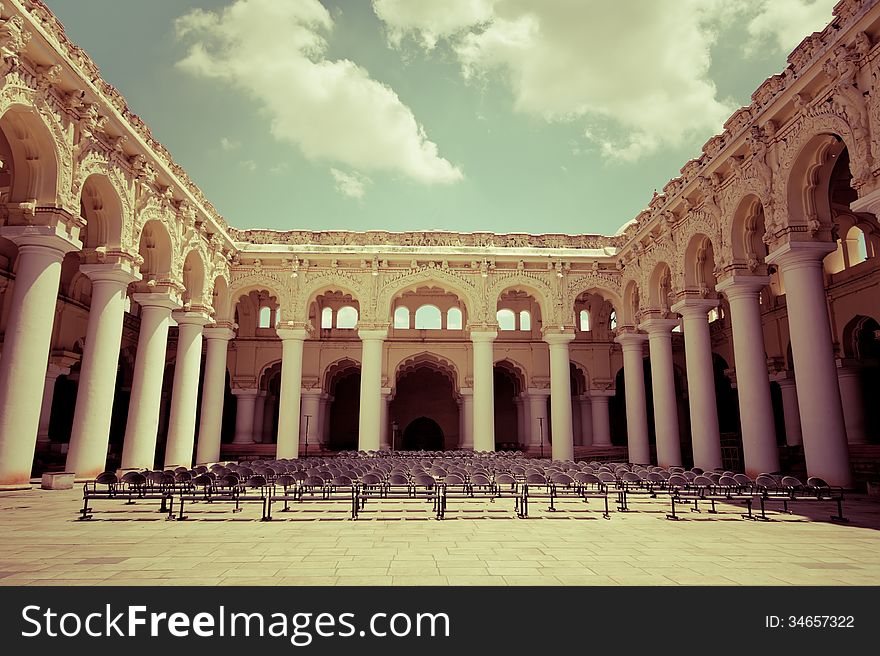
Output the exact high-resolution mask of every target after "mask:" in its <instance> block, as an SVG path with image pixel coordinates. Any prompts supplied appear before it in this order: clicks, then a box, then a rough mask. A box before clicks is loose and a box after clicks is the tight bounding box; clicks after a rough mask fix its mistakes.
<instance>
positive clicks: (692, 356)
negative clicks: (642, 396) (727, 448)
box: [672, 298, 722, 471]
mask: <svg viewBox="0 0 880 656" xmlns="http://www.w3.org/2000/svg"><path fill="white" fill-rule="evenodd" d="M716 305H718V301H717V300H710V299H702V298H687V299H684V300H682V301H679V302H678V303H676V304H675V305H673V306H672V311H673V312H678V313H679V314H680V315H681V316H682V330H683V331H684V354H685V360H686V363H687V379H688V398H689V401H690V412H691V440H692V442H693V447H694V465H695V466H697V467H700V468H702V469H705V470H706V471H711V470H713V469H716V468H719V467H721V466H722V461H721V433H720V430H719V428H718V405H717V402H716V400H715V370H714V368H713V366H712V340H711V338H710V336H709V316H708V314H709V310H710V309H712V308H713V307H715V306H716Z"/></svg>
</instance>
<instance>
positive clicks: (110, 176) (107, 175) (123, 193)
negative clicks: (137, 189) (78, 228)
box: [73, 159, 138, 252]
mask: <svg viewBox="0 0 880 656" xmlns="http://www.w3.org/2000/svg"><path fill="white" fill-rule="evenodd" d="M73 185H74V187H73V194H74V197H75V198H77V199H78V200H79V202H80V204H81V205H82V206H83V207H84V208H85V210H86V214H87V215H88V214H89V213H90V211H94V212H96V213H97V214H98V217H99V218H100V221H99V223H100V225H101V227H100V229H99V230H100V232H101V233H104V234H100V235H95V234H94V231H95V229H96V226H95V225H94V224H93V225H91V226H90V225H89V222H90V221H91V218H90V217H89V216H83V217H82V218H83V219H84V220H85V221H86V233H87V235H88V236H89V238H88V242H89V243H86V240H84V243H83V245H84V246H85V247H87V248H88V247H89V244H90V243H91V244H96V245H101V246H104V247H106V248H108V249H109V250H117V249H119V250H122V251H126V252H134V251H137V249H138V244H137V243H130V241H129V238H130V235H131V225H132V222H133V221H134V216H133V213H132V203H131V199H130V194H129V191H128V188H127V186H126V183H125V174H124V173H123V172H122V171H121V170H120V169H119V167H117V166H114V165H111V164H109V163H108V162H107V160H98V159H95V160H93V161H91V162H88V163H87V165H86V166H83V167H80V168H78V169H77V172H76V176H75V178H74V182H73ZM108 195H112V198H108V197H107V196H108ZM108 201H111V202H113V203H116V204H118V211H119V216H118V217H113V216H109V215H108V212H110V211H114V210H116V208H115V207H107V206H106V203H107V202H108ZM89 203H91V204H92V205H91V207H90V206H89ZM96 205H100V209H99V208H98V207H97V206H96ZM80 209H81V208H79V207H78V208H77V210H78V211H79V210H80ZM110 226H116V227H114V228H113V229H112V230H108V228H109V227H110ZM117 231H118V234H113V235H111V234H109V233H111V232H112V233H116V232H117Z"/></svg>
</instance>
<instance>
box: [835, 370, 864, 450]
mask: <svg viewBox="0 0 880 656" xmlns="http://www.w3.org/2000/svg"><path fill="white" fill-rule="evenodd" d="M837 383H838V385H839V386H840V402H841V403H842V405H843V421H844V425H845V426H846V441H847V442H848V443H849V444H867V442H868V434H867V430H866V429H865V408H864V405H863V404H862V381H861V377H860V370H859V368H858V367H856V366H853V365H850V364H847V363H846V362H845V361H843V360H838V361H837Z"/></svg>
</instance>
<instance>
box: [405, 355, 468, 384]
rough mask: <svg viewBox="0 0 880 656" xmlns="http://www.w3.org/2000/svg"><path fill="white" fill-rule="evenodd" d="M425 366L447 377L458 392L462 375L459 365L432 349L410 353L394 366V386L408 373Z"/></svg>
mask: <svg viewBox="0 0 880 656" xmlns="http://www.w3.org/2000/svg"><path fill="white" fill-rule="evenodd" d="M425 366H427V367H428V368H430V369H433V370H434V371H437V372H438V373H440V374H442V375H443V376H444V377H446V378H447V379H448V380H449V382H450V383H452V389H453V390H454V391H456V392H457V391H458V390H459V388H460V381H461V375H460V373H459V371H458V367H456V366H455V363H454V362H452V361H451V360H449V359H448V358H445V357H443V356H442V355H437V354H436V353H431V352H430V351H422V352H421V353H417V354H416V355H408V356H405V357H404V358H401V359H400V360H399V361H398V362H397V364H396V365H395V367H394V379H393V380H394V386H395V387H396V386H397V381H398V380H400V379H401V378H402V377H403V376H405V375H406V374H407V373H409V372H411V371H415V370H416V369H419V368H421V367H425Z"/></svg>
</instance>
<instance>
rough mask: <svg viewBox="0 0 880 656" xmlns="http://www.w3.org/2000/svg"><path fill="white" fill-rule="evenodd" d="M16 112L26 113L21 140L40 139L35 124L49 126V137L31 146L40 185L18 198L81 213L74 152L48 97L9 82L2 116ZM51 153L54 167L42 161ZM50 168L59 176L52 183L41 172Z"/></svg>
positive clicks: (1, 96) (0, 100) (0, 92)
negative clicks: (75, 185) (74, 192)
mask: <svg viewBox="0 0 880 656" xmlns="http://www.w3.org/2000/svg"><path fill="white" fill-rule="evenodd" d="M13 115H15V116H16V117H18V116H19V115H24V116H25V117H26V119H25V121H26V122H25V123H23V124H22V125H21V126H20V127H19V128H18V131H19V135H18V138H19V140H21V141H27V140H34V139H40V137H41V135H39V134H32V133H31V132H32V131H33V128H34V127H37V129H38V130H45V134H44V135H43V136H45V137H46V139H44V140H43V141H44V142H43V144H42V145H40V144H34V145H30V146H29V147H27V151H28V152H27V154H26V158H27V161H28V162H29V163H30V162H31V161H33V162H34V164H33V166H32V167H31V168H32V170H31V171H29V176H30V177H33V180H32V182H33V183H36V185H37V186H38V189H36V188H35V189H31V190H28V191H27V192H25V194H24V195H25V196H28V197H27V198H24V197H23V198H17V199H15V200H16V201H17V202H28V201H33V200H35V201H36V202H37V205H53V206H58V207H62V208H64V209H66V210H68V211H69V212H70V213H71V214H73V215H74V216H76V215H78V214H79V207H78V205H77V198H76V197H74V196H73V195H72V194H71V182H72V179H73V154H72V150H71V145H70V143H69V141H68V137H67V134H66V133H65V131H64V129H63V127H62V126H61V123H60V119H59V118H58V116H57V115H56V114H55V112H54V111H53V110H52V109H51V107H49V106H48V105H47V103H46V101H45V100H42V99H39V98H37V94H35V93H34V91H33V90H32V89H29V88H22V87H19V86H16V85H9V84H7V85H6V86H5V87H3V89H0V119H7V118H8V117H13ZM34 122H35V123H36V126H35V125H34ZM27 123H30V125H27ZM47 146H48V148H47ZM47 151H48V152H47ZM47 154H51V156H52V157H53V159H54V162H52V164H53V166H52V167H46V166H45V164H41V163H40V161H39V158H40V156H45V155H47ZM50 168H51V169H54V171H52V173H53V174H54V176H55V180H54V181H52V182H53V184H51V186H50V185H48V184H41V183H40V182H41V180H40V176H41V175H42V174H43V173H44V172H45V171H47V170H50ZM32 186H33V185H32Z"/></svg>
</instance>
